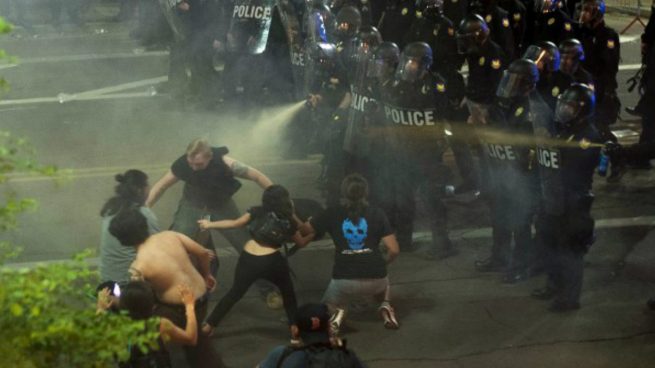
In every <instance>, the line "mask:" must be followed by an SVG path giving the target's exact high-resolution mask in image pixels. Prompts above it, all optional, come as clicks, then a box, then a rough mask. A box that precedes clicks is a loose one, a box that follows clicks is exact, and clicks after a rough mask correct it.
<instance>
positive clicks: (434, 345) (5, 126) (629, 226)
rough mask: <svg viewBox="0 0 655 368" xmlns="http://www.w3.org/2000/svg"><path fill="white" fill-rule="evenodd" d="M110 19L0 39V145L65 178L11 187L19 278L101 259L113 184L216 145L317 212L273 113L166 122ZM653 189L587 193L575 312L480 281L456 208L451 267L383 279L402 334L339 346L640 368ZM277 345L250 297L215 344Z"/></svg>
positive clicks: (644, 174)
mask: <svg viewBox="0 0 655 368" xmlns="http://www.w3.org/2000/svg"><path fill="white" fill-rule="evenodd" d="M109 10H111V9H109ZM109 10H107V11H106V12H105V13H100V15H99V16H97V17H96V18H94V20H93V21H92V22H90V23H89V24H87V25H85V26H83V27H81V28H79V27H73V26H64V27H63V28H62V29H58V30H54V29H53V28H51V27H50V26H38V27H35V29H34V30H33V31H31V32H28V31H26V30H24V29H22V28H18V29H16V31H15V32H14V33H13V34H12V35H10V36H4V37H2V38H0V49H5V50H6V51H7V52H8V53H9V54H11V55H15V56H16V60H15V61H12V62H10V63H5V64H0V75H2V76H3V77H5V78H6V79H7V80H8V81H9V82H10V84H11V90H10V91H9V92H7V93H5V94H4V95H2V96H1V97H0V98H1V99H0V130H8V131H10V132H12V134H15V135H17V136H22V137H26V138H27V139H29V141H30V142H31V143H32V144H33V146H34V147H35V149H36V152H37V156H38V158H39V160H41V161H42V162H44V163H48V164H54V165H57V166H58V167H60V168H62V169H65V170H70V173H69V174H68V175H67V179H66V180H64V181H63V182H61V183H53V182H52V181H51V180H49V179H47V178H42V177H38V176H29V175H16V176H14V177H13V178H12V180H11V181H10V182H9V184H8V185H9V187H10V188H11V189H12V190H14V191H15V192H16V193H18V194H19V195H24V196H30V197H34V198H36V199H37V200H38V201H39V209H38V210H37V211H35V212H30V213H27V214H24V215H22V216H21V227H20V228H19V229H18V230H16V231H15V232H12V233H10V234H8V235H7V239H8V240H11V241H13V242H15V243H17V244H20V245H22V246H23V247H24V251H23V253H22V254H21V256H20V257H19V258H18V259H16V260H15V262H16V263H17V264H22V265H25V264H31V263H32V262H44V261H46V262H49V261H56V260H62V259H66V258H68V257H70V256H71V255H72V254H74V253H76V252H79V251H80V250H82V249H85V248H89V247H91V248H97V244H98V239H99V235H98V230H99V228H100V217H99V214H98V212H99V210H100V207H101V206H102V204H103V202H104V201H105V200H106V199H107V198H108V197H109V196H111V193H112V188H113V186H114V181H113V175H115V174H116V173H119V172H121V171H124V170H126V169H128V168H140V169H142V170H144V171H146V172H147V173H148V174H149V175H150V177H151V181H152V182H154V181H155V180H156V179H157V178H158V177H159V176H161V175H162V174H163V173H164V172H165V170H166V169H167V168H168V166H169V165H170V164H171V163H172V161H173V160H174V159H175V158H177V157H178V156H179V155H181V154H182V152H183V151H184V148H185V146H186V144H187V142H188V141H190V140H191V139H193V138H195V137H197V136H205V137H208V138H209V139H210V140H211V141H212V142H213V143H215V144H217V145H227V146H228V147H230V149H231V154H232V155H233V156H234V157H237V158H240V159H242V160H244V161H246V162H248V163H250V164H252V165H253V166H255V167H258V168H260V169H261V170H262V171H264V172H265V173H266V174H268V175H269V176H270V177H271V178H272V179H273V180H274V181H275V182H279V183H281V184H284V185H286V186H287V187H288V188H289V189H290V190H291V192H292V193H294V196H296V197H304V198H319V192H318V190H317V188H316V185H315V179H316V178H317V177H318V175H319V170H320V167H319V160H320V157H309V158H307V159H302V160H287V159H284V158H282V157H281V156H280V154H279V151H280V150H279V148H280V147H279V145H280V144H281V143H280V141H279V140H278V139H277V137H278V136H279V126H278V125H276V124H275V123H271V121H275V120H276V119H274V118H276V117H280V116H282V115H283V114H284V112H285V111H286V110H285V109H284V108H266V109H262V110H260V111H240V110H238V109H227V108H225V109H222V108H221V109H218V111H198V110H183V109H178V108H176V107H175V104H174V102H175V101H171V98H170V97H169V96H168V95H166V94H162V93H157V86H158V85H159V84H160V83H161V82H162V81H164V80H165V77H166V75H167V70H168V55H167V51H166V50H154V51H153V50H145V49H143V48H142V47H140V46H138V45H137V44H136V43H135V42H134V41H133V40H131V39H130V37H129V30H130V25H129V24H120V23H113V22H110V21H109V20H110V16H109V13H110V12H109ZM630 19H631V18H630V17H629V16H626V15H620V14H610V15H609V16H608V23H609V24H610V25H611V26H613V27H615V28H616V29H621V28H623V27H622V25H624V24H627V23H628V22H629V21H630ZM639 32H641V30H640V29H639V27H637V26H635V27H633V28H631V29H630V31H629V32H628V33H627V34H626V35H624V36H623V37H622V42H621V49H622V70H621V71H620V73H619V85H620V90H619V96H620V98H621V100H622V102H623V105H624V106H632V105H634V104H635V103H636V100H637V96H636V94H634V93H633V94H630V93H628V92H627V90H626V87H625V86H626V85H625V81H626V80H627V79H628V78H629V77H631V76H632V75H633V74H634V73H635V72H636V69H638V67H639V65H638V64H639V55H638V50H639V44H638V42H639V39H638V36H639ZM622 116H623V118H624V119H625V120H624V121H620V122H619V123H617V125H616V126H615V127H614V129H615V130H616V131H617V132H620V133H621V136H622V138H621V139H622V141H623V142H631V141H634V140H635V139H636V135H637V134H638V133H637V132H638V129H639V121H638V120H636V119H635V118H633V117H630V116H628V115H627V114H625V113H623V114H622ZM272 118H273V119H272ZM271 119H272V120H271ZM449 162H451V160H450V159H449ZM654 178H655V176H654V175H653V174H652V173H650V172H648V171H631V172H629V173H628V174H627V175H626V176H625V177H624V178H623V181H622V183H620V184H618V185H610V184H607V183H606V182H605V181H604V179H602V178H599V177H597V178H596V180H595V184H594V190H595V193H596V202H595V205H594V216H595V217H596V219H597V220H598V228H599V230H598V242H597V243H596V244H595V245H594V247H593V248H592V249H591V251H590V253H589V255H588V257H587V262H588V264H587V267H586V274H585V285H584V289H583V290H584V291H583V297H582V301H581V302H582V309H580V310H579V311H576V312H572V313H568V314H562V315H557V314H552V313H549V312H547V311H546V307H547V305H546V304H544V302H540V301H536V300H533V299H531V298H530V297H529V296H528V295H529V294H530V291H531V290H532V289H533V288H536V287H540V286H542V284H543V282H544V279H543V277H536V278H533V279H530V280H528V281H527V282H523V283H519V284H516V285H504V284H501V283H500V275H497V274H481V273H478V272H476V271H475V270H474V268H473V261H474V260H476V259H480V258H484V257H486V255H487V254H488V252H489V246H490V241H491V239H490V229H489V226H490V222H489V215H488V211H487V209H486V207H485V206H484V205H482V204H480V203H473V204H471V203H461V202H458V201H455V200H451V201H450V202H449V204H448V206H449V210H450V214H451V216H450V225H451V227H452V228H453V238H454V240H455V243H456V245H457V246H458V248H459V250H460V254H459V255H457V256H455V257H452V258H449V259H446V260H443V261H437V262H435V261H427V260H425V259H424V258H423V257H422V250H420V249H419V250H418V251H417V252H415V253H410V254H402V255H401V256H400V257H399V259H398V260H397V261H396V262H395V263H394V264H393V265H392V266H391V267H390V278H391V282H392V284H393V297H394V303H393V304H394V305H395V307H396V309H397V312H398V316H399V319H400V323H401V328H400V329H399V330H397V331H388V330H385V329H384V328H383V326H382V322H381V321H380V320H379V317H378V316H377V314H376V313H375V309H374V308H372V309H371V308H369V309H364V310H363V311H360V312H354V313H352V314H351V316H350V318H349V319H348V322H347V324H346V327H345V328H344V331H343V332H344V337H346V338H347V339H348V342H349V346H351V347H352V348H353V349H354V350H355V351H356V352H358V354H359V355H360V356H361V357H362V358H363V359H364V360H365V361H366V362H367V363H368V365H369V366H370V367H374V368H382V367H467V368H468V367H524V366H529V367H553V366H555V367H617V366H618V367H651V366H652V363H651V361H652V360H653V358H654V357H655V325H654V324H655V318H654V317H655V313H654V312H649V311H646V310H645V307H644V304H645V300H646V299H647V298H648V297H650V296H655V288H653V285H652V283H651V281H652V280H650V279H649V278H648V277H647V276H644V273H643V272H642V273H640V274H639V275H640V276H639V278H637V277H635V276H634V275H633V273H631V272H627V271H629V269H628V268H629V266H630V263H628V265H627V266H626V265H624V260H625V259H626V256H627V255H629V254H630V253H631V252H632V251H633V249H635V248H638V249H641V251H642V252H643V251H644V250H643V249H648V248H649V245H652V244H644V241H645V240H644V239H649V238H647V234H648V233H649V231H650V230H651V229H652V228H653V226H654V225H655V202H654V201H653V196H652V193H653V191H654V190H655V189H654V188H653V183H654V180H653V179H654ZM180 195H181V187H180V186H179V185H178V186H177V187H174V188H172V189H171V190H169V192H168V193H166V195H165V196H164V198H163V199H162V200H161V201H160V203H158V204H157V205H156V206H155V208H154V211H155V212H156V214H157V215H158V217H159V220H160V224H161V225H162V227H164V228H165V227H167V226H168V225H169V224H170V222H171V219H172V214H173V212H174V211H175V208H176V204H177V200H178V199H179V197H180ZM259 196H260V190H259V189H258V188H257V187H256V186H255V185H254V184H251V183H247V184H246V185H244V189H243V190H242V191H240V192H239V193H238V195H237V198H236V200H237V203H238V205H239V207H240V208H242V209H245V208H247V207H249V206H251V205H253V204H256V203H258V202H259ZM422 230H423V227H422V226H421V224H419V226H418V228H417V233H416V234H415V238H416V241H417V242H419V243H420V242H425V241H426V238H425V233H423V232H422ZM646 241H647V240H646ZM216 247H217V248H218V249H219V254H220V256H221V259H222V263H221V264H222V267H221V270H220V271H219V277H218V280H219V290H218V291H217V292H216V295H214V296H213V300H214V301H216V300H217V299H218V298H219V297H220V296H221V295H222V294H223V293H225V292H226V291H227V289H228V288H229V286H230V285H231V283H232V273H233V271H234V266H235V261H236V253H235V252H234V251H233V250H231V248H230V247H229V246H228V245H226V244H225V242H224V241H223V240H222V239H220V238H219V239H218V240H217V242H216ZM332 252H333V250H332V248H331V246H330V244H329V241H322V242H320V243H319V244H318V245H314V246H310V248H308V249H306V250H303V251H302V252H300V253H298V254H297V255H295V256H294V257H293V258H292V259H291V264H292V268H293V269H294V273H295V275H296V279H295V285H296V288H297V290H298V297H299V300H300V302H308V301H317V300H319V299H320V297H321V295H322V292H323V290H324V289H325V287H326V285H327V283H328V281H329V278H330V272H331V266H332V263H331V261H330V260H331V257H332ZM646 253H647V252H646ZM651 253H652V252H651ZM641 266H642V268H643V267H645V268H646V269H647V268H648V267H651V268H653V266H655V265H654V264H652V263H651V264H648V263H647V264H646V265H641ZM646 274H647V272H646ZM287 340H288V334H287V331H286V328H285V323H284V321H283V312H282V311H279V310H276V311H273V310H269V309H268V308H267V307H266V305H265V304H264V303H263V302H262V300H261V297H260V296H259V295H257V293H256V292H254V291H251V292H250V293H249V294H248V295H247V296H246V298H245V299H244V300H242V301H241V302H240V303H239V304H238V305H237V307H236V308H235V309H234V310H233V311H232V312H231V313H230V314H229V315H228V317H227V318H226V319H225V321H224V323H222V324H221V325H220V327H219V328H218V330H217V336H216V338H215V343H216V346H217V348H218V349H219V351H220V352H221V354H222V356H223V359H224V361H225V363H226V364H227V365H228V366H230V367H252V366H254V365H255V364H256V363H257V362H258V361H259V360H260V359H262V358H263V357H264V356H265V354H266V352H267V351H268V350H269V349H270V348H272V347H273V346H275V345H277V344H284V343H286V341H287Z"/></svg>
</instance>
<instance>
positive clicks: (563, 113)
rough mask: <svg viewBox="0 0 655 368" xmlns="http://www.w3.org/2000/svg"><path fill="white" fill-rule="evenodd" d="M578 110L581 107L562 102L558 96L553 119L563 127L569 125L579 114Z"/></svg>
mask: <svg viewBox="0 0 655 368" xmlns="http://www.w3.org/2000/svg"><path fill="white" fill-rule="evenodd" d="M580 109H581V106H579V105H578V104H576V103H575V102H573V101H568V100H563V99H562V96H560V98H559V99H558V100H557V105H556V106H555V119H556V120H557V121H558V122H560V123H562V124H564V125H567V126H568V125H571V123H572V122H573V121H574V120H575V119H576V118H577V117H578V115H579V114H580Z"/></svg>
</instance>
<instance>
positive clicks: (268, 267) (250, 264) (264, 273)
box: [207, 251, 298, 326]
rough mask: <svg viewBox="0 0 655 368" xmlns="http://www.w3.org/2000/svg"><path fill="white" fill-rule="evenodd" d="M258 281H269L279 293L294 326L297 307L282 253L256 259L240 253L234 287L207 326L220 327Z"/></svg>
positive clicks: (219, 303)
mask: <svg viewBox="0 0 655 368" xmlns="http://www.w3.org/2000/svg"><path fill="white" fill-rule="evenodd" d="M258 279H265V280H268V281H270V282H271V283H273V284H274V285H275V286H277V287H278V288H279V289H280V293H281V294H282V301H283V303H284V309H285V311H286V313H287V318H288V319H289V323H290V324H292V323H294V316H295V313H296V309H297V308H298V303H297V301H296V293H295V291H294V290H293V283H292V282H291V275H290V274H289V264H288V263H287V260H286V258H284V257H283V256H282V254H281V253H280V252H275V253H273V254H269V255H266V256H255V255H252V254H250V253H248V252H245V251H244V252H242V253H241V256H240V257H239V261H238V263H237V268H236V270H235V271H234V284H232V287H231V288H230V291H228V292H227V294H226V295H225V296H224V297H223V299H221V301H220V302H218V305H217V306H216V307H215V308H214V310H213V311H212V312H211V314H210V315H209V318H207V323H208V324H210V325H211V326H216V325H218V323H219V322H220V321H221V320H222V319H223V317H225V315H226V314H227V313H228V312H229V311H230V309H232V307H233V306H234V304H236V302H238V301H239V300H241V298H243V296H244V295H245V293H246V292H247V291H248V289H249V288H250V286H251V285H252V284H253V283H254V282H255V281H256V280H258Z"/></svg>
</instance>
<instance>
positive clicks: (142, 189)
mask: <svg viewBox="0 0 655 368" xmlns="http://www.w3.org/2000/svg"><path fill="white" fill-rule="evenodd" d="M115 179H116V181H117V182H118V185H116V187H115V189H114V192H115V193H116V194H115V195H114V196H113V197H111V198H110V199H109V200H107V202H106V203H105V205H104V206H103V207H102V209H101V210H100V216H102V226H101V230H100V281H101V282H106V281H115V282H118V283H126V282H128V281H130V274H129V272H128V269H129V268H130V265H131V264H132V262H133V261H134V257H136V249H135V248H134V247H125V246H122V245H121V243H120V242H119V241H118V239H116V237H114V236H113V235H111V234H110V233H109V224H110V223H111V220H112V219H113V218H114V216H115V215H116V214H117V213H118V212H119V211H121V210H122V209H128V208H138V209H139V211H140V212H141V213H142V214H143V216H145V218H146V219H147V222H148V231H149V232H150V234H154V233H157V232H159V226H158V224H157V217H156V216H155V214H154V213H153V212H152V211H151V210H150V209H149V208H148V207H146V206H145V205H144V203H145V200H146V198H148V192H149V191H150V186H149V185H148V175H146V173H144V172H143V171H140V170H127V171H126V172H125V173H123V174H117V175H116V176H115Z"/></svg>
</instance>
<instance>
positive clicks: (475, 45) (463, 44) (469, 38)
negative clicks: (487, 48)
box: [457, 14, 489, 55]
mask: <svg viewBox="0 0 655 368" xmlns="http://www.w3.org/2000/svg"><path fill="white" fill-rule="evenodd" d="M488 38H489V26H488V25H487V23H486V22H485V21H484V19H482V17H481V16H479V15H477V14H469V15H467V16H466V17H464V19H462V22H461V23H460V24H459V27H458V28H457V51H458V52H459V53H460V54H464V55H469V54H474V53H476V52H478V50H479V49H480V46H481V45H482V44H483V43H484V42H485V41H486V40H487V39H488Z"/></svg>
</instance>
